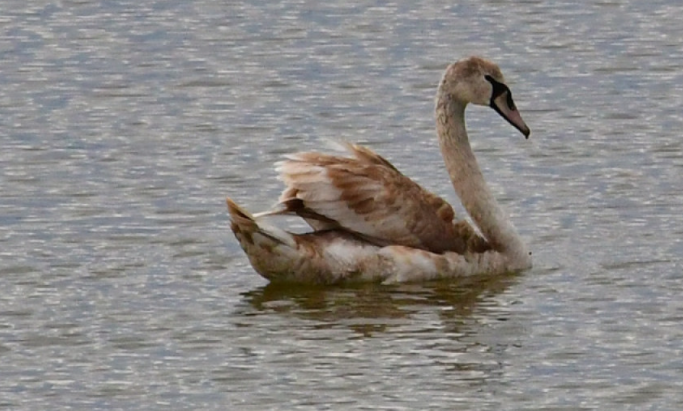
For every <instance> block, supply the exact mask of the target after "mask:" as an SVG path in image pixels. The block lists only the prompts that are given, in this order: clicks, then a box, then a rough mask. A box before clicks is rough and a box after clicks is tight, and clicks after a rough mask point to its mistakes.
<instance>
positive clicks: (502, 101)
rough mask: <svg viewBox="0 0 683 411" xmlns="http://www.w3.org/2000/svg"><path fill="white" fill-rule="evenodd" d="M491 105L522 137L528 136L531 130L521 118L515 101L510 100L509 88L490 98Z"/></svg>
mask: <svg viewBox="0 0 683 411" xmlns="http://www.w3.org/2000/svg"><path fill="white" fill-rule="evenodd" d="M491 107H492V108H493V109H494V110H496V112H498V114H500V115H501V116H502V117H503V118H504V119H505V120H507V121H508V123H510V124H512V125H513V126H514V127H515V128H516V129H517V130H519V131H521V132H522V134H524V137H526V138H529V134H531V130H529V127H528V126H527V125H526V123H525V122H524V120H522V115H521V114H519V111H518V110H517V107H516V106H515V102H514V101H513V100H512V94H511V93H510V91H509V90H506V91H505V92H504V93H501V94H500V95H498V97H496V98H494V99H492V100H491Z"/></svg>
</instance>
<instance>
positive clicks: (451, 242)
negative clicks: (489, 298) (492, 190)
mask: <svg viewBox="0 0 683 411" xmlns="http://www.w3.org/2000/svg"><path fill="white" fill-rule="evenodd" d="M348 148H349V150H350V151H351V154H352V155H353V157H342V156H333V155H327V154H321V153H314V152H308V153H298V154H294V155H291V156H289V157H288V159H287V160H285V161H283V162H281V163H279V164H278V170H279V172H280V177H281V179H282V180H283V181H284V183H285V185H286V186H287V188H286V189H285V190H284V192H283V193H282V195H281V196H280V205H281V207H282V210H283V211H285V212H291V213H296V214H298V215H300V216H302V217H303V218H305V219H306V220H307V221H308V222H309V223H310V224H311V226H313V227H314V228H315V229H318V230H322V229H333V228H343V229H346V230H349V231H352V232H354V233H358V234H360V235H362V236H365V237H366V238H367V239H368V240H369V241H372V242H374V243H376V244H381V245H388V244H396V245H404V246H408V247H416V248H421V249H425V250H429V251H433V252H443V251H449V250H450V251H457V252H464V251H465V250H466V249H467V247H468V240H467V239H466V238H465V239H463V238H462V237H461V236H458V235H457V234H458V233H456V231H459V230H456V227H457V225H454V222H453V220H454V217H455V213H454V212H453V208H452V207H451V206H450V205H449V204H448V203H446V201H444V200H443V199H442V198H440V197H438V196H436V195H435V194H432V193H430V192H429V191H427V190H425V189H423V188H422V187H420V186H419V185H418V184H417V183H415V182H414V181H412V180H411V179H409V178H408V177H406V176H404V175H403V174H401V173H400V172H399V171H398V170H397V169H396V168H395V167H394V166H393V165H392V164H391V163H389V162H388V161H387V160H385V159H384V158H382V157H381V156H379V155H377V154H375V153H374V152H373V151H372V150H370V149H368V148H365V147H361V146H356V145H348Z"/></svg>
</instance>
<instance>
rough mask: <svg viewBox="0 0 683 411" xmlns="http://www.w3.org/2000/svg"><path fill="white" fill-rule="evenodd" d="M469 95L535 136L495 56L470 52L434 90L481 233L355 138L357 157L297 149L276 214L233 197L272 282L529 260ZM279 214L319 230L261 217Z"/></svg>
mask: <svg viewBox="0 0 683 411" xmlns="http://www.w3.org/2000/svg"><path fill="white" fill-rule="evenodd" d="M468 103H473V104H478V105H488V106H491V107H493V108H494V109H496V111H497V112H498V113H499V114H500V115H501V116H503V117H504V118H505V119H506V120H507V121H508V122H510V124H512V125H513V126H514V127H516V128H517V129H518V130H519V131H520V132H522V133H523V134H524V135H525V136H527V137H528V135H529V128H528V127H527V126H526V124H525V123H524V121H523V120H522V117H521V116H520V115H519V112H518V111H517V109H516V107H515V105H514V102H513V100H512V94H511V92H510V90H509V88H508V87H507V86H506V85H505V80H504V78H503V75H502V73H501V72H500V69H499V68H498V67H497V66H496V65H495V64H493V63H491V62H489V61H486V60H484V59H481V58H478V57H471V58H469V59H466V60H461V61H459V62H456V63H453V64H451V65H449V66H448V68H447V69H446V72H445V73H444V76H443V78H442V80H441V83H440V84H439V88H438V91H437V97H436V128H437V134H438V137H439V145H440V147H441V151H442V154H443V158H444V162H445V164H446V169H447V171H448V174H449V176H450V177H451V181H452V183H453V188H454V189H455V191H456V192H457V194H458V196H459V197H460V199H461V201H462V203H463V206H464V207H465V209H466V210H467V212H468V213H469V215H470V216H471V217H472V220H473V221H474V223H475V224H476V225H477V227H478V228H479V231H480V232H481V235H479V234H478V232H477V230H476V229H474V228H473V227H471V226H470V225H469V224H468V223H467V222H466V221H465V220H459V219H456V218H455V215H454V212H453V209H452V208H451V207H450V205H448V204H447V203H446V202H445V201H444V200H442V199H441V198H439V197H438V196H436V195H434V194H432V193H430V192H428V191H426V190H424V189H423V188H421V187H420V186H419V185H417V184H416V183H415V182H413V181H412V180H410V179H409V178H407V177H405V176H404V175H403V174H401V173H400V172H399V171H398V170H397V169H396V168H395V167H394V166H393V165H391V163H389V162H388V161H386V160H385V159H384V158H382V157H381V156H379V155H377V154H376V153H374V152H372V151H371V150H369V149H368V148H365V147H361V146H356V145H352V144H347V145H346V148H347V149H348V151H349V152H350V155H349V156H336V155H327V154H322V153H298V154H294V155H292V156H289V157H288V159H287V160H285V161H283V162H281V163H279V165H278V170H279V171H280V177H281V179H282V180H283V181H284V183H285V185H286V188H285V190H284V192H283V194H282V196H281V197H280V202H279V206H278V207H277V208H276V209H274V210H272V211H270V212H266V213H261V214H260V215H257V217H254V216H252V215H251V214H249V213H248V212H247V211H246V210H243V209H242V208H240V207H239V206H238V205H237V204H235V203H234V202H233V201H232V200H230V199H228V210H229V212H230V216H231V220H232V224H231V228H232V230H233V232H234V233H235V236H236V238H237V239H238V241H239V242H240V245H241V246H242V248H243V249H244V251H245V252H246V254H247V256H248V257H249V259H250V261H251V263H252V265H253V266H254V268H255V269H256V271H257V272H259V273H260V274H261V275H262V276H264V277H265V278H267V279H269V280H271V281H295V282H308V283H337V282H342V281H383V282H406V281H424V280H429V279H436V278H452V277H461V276H470V275H476V274H499V273H504V272H509V271H519V270H524V269H527V268H530V267H531V257H530V253H529V252H528V250H527V248H526V246H525V245H524V242H523V241H522V239H521V238H520V237H519V235H518V234H517V231H516V230H515V228H514V226H513V225H512V224H511V223H510V222H509V220H508V219H507V216H506V214H505V212H504V211H503V210H502V209H501V208H500V206H499V205H498V203H497V202H496V200H495V198H494V196H493V194H492V193H491V191H490V190H489V188H488V186H487V185H486V183H485V181H484V177H483V175H482V173H481V170H480V168H479V166H478V164H477V160H476V158H475V156H474V153H473V152H472V149H471V147H470V143H469V139H468V136H467V130H466V127H465V120H464V113H465V108H466V106H467V104H468ZM277 214H296V215H299V216H300V217H302V218H304V219H305V220H306V221H307V222H308V223H309V225H311V227H312V228H313V229H314V231H313V232H311V233H307V234H291V233H289V232H286V231H284V230H281V229H278V228H275V227H270V226H268V225H266V224H265V223H264V222H263V219H262V217H263V216H265V215H277Z"/></svg>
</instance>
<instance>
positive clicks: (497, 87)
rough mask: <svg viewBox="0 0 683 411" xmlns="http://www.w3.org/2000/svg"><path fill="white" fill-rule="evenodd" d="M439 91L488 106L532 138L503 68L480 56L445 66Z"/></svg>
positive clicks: (461, 100) (456, 98) (527, 136)
mask: <svg viewBox="0 0 683 411" xmlns="http://www.w3.org/2000/svg"><path fill="white" fill-rule="evenodd" d="M440 90H441V92H442V93H446V94H448V96H449V97H450V98H453V99H455V100H458V101H460V102H462V103H463V104H465V105H466V104H468V103H472V104H477V105H480V106H489V107H491V108H493V109H494V110H496V112H497V113H498V114H500V115H501V116H502V117H503V118H504V119H505V120H507V121H508V122H509V123H510V124H512V125H513V126H514V127H515V128H516V129H517V130H519V131H520V132H522V134H524V136H525V137H526V138H529V134H530V133H531V130H529V127H527V125H526V123H524V120H522V116H521V115H520V114H519V111H518V110H517V106H515V102H514V101H513V100H512V92H511V91H510V89H509V88H508V86H507V85H506V84H505V77H503V73H502V72H501V71H500V68H499V67H498V66H497V65H496V64H494V63H492V62H490V61H488V60H485V59H483V58H481V57H469V58H467V59H464V60H459V61H457V62H455V63H453V64H451V65H450V66H448V68H446V72H445V73H444V76H443V79H442V80H441V85H440Z"/></svg>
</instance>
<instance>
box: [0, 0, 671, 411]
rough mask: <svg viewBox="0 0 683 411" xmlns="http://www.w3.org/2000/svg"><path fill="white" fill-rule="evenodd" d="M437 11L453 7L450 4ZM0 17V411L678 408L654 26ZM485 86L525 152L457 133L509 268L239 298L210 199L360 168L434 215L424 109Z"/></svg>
mask: <svg viewBox="0 0 683 411" xmlns="http://www.w3.org/2000/svg"><path fill="white" fill-rule="evenodd" d="M456 3H457V4H456ZM4 5H5V8H4V10H5V11H4V12H3V14H2V16H0V27H2V31H1V32H0V55H1V56H2V64H1V65H0V145H1V147H2V149H1V150H0V193H1V194H2V195H1V196H0V286H1V289H2V292H1V293H0V364H2V366H1V367H0V409H25V410H44V409H82V410H90V409H240V410H265V409H287V410H290V409H302V410H303V409H310V410H319V409H334V410H340V409H373V410H374V409H433V410H436V409H444V410H445V409H449V410H450V409H462V410H470V409H471V410H474V409H506V410H507V409H509V410H521V409H548V410H550V409H552V410H575V409H600V410H608V409H613V410H624V409H632V410H649V409H651V410H655V409H657V410H664V409H667V410H675V409H679V407H680V404H682V403H683V360H682V359H681V358H682V357H681V353H682V352H683V327H682V326H681V322H682V320H683V302H681V297H680V296H681V293H682V292H683V274H682V272H681V271H682V270H681V266H682V259H681V256H682V255H683V242H682V241H681V238H682V234H683V216H682V213H681V206H682V205H683V194H682V192H683V190H681V189H682V188H683V187H682V186H683V183H682V178H681V174H682V171H683V154H682V150H683V143H682V141H683V140H682V138H681V134H680V133H681V129H682V128H683V116H682V115H681V107H682V106H683V43H681V39H682V38H683V22H682V21H681V19H680V16H681V13H682V12H683V6H680V5H679V4H678V2H676V1H673V0H666V1H645V0H641V1H636V0H634V1H592V2H583V3H580V5H579V4H578V3H576V2H562V1H553V2H543V1H525V2H514V3H511V2H500V1H485V2H478V1H471V2H454V4H448V5H440V4H439V5H437V4H433V3H432V2H425V1H422V2H410V1H397V2H380V1H377V2H372V1H368V2H360V3H357V4H355V3H347V2H341V1H331V2H307V1H303V0H301V1H282V2H266V1H262V2H259V1H252V2H235V1H229V2H224V1H217V2H213V1H209V0H206V1H197V2H184V1H175V0H174V1H160V0H155V1H151V2H142V4H138V2H125V1H121V2H88V1H63V2H54V3H46V2H19V1H6V2H5V3H4ZM473 53H476V54H482V55H485V56H488V57H489V58H492V59H494V60H495V61H496V62H498V63H499V64H500V65H501V66H502V68H503V71H504V72H505V73H506V76H507V78H508V80H509V82H510V84H511V87H512V89H513V91H514V93H515V97H516V100H517V104H518V106H519V107H520V109H521V110H522V113H523V114H524V116H525V120H526V121H527V123H528V124H529V125H530V126H531V128H532V131H533V132H532V136H531V139H530V140H529V141H524V139H523V138H522V137H521V136H519V135H518V133H516V131H515V130H513V129H512V128H511V127H509V125H507V124H506V123H505V122H504V121H502V120H501V119H499V118H498V117H497V115H496V114H495V113H494V112H493V111H492V110H488V109H484V108H470V109H469V110H468V126H469V128H470V130H471V137H472V139H473V145H474V147H475V150H476V152H477V155H478V156H479V160H480V163H481V165H482V167H483V168H484V171H485V175H486V177H487V179H488V180H489V182H490V184H491V186H492V187H493V189H494V191H495V192H496V193H497V196H498V197H499V198H500V199H501V201H502V202H503V203H504V206H505V207H506V209H507V210H508V211H509V213H510V215H511V218H512V219H513V221H514V222H515V224H516V226H517V227H518V228H519V230H520V231H521V233H522V234H523V236H524V237H525V238H526V239H527V241H528V242H529V243H530V245H531V248H532V249H533V251H534V256H535V268H534V269H533V270H531V271H529V272H526V273H523V274H521V275H515V276H505V277H501V278H482V279H480V280H477V281H475V282H471V283H451V284H421V285H403V286H398V287H382V286H378V285H368V286H363V287H353V288H333V289H310V288H300V287H290V288H287V287H285V288H278V287H273V286H268V285H267V283H266V282H265V281H264V280H263V279H261V278H260V277H259V276H258V275H256V274H255V272H254V271H253V270H252V269H251V267H250V266H249V264H248V262H247V259H246V257H245V256H244V255H243V253H242V251H241V249H240V248H239V247H238V245H237V242H236V241H235V240H234V238H233V236H232V234H231V233H230V232H229V230H228V220H227V216H226V212H225V209H224V203H223V200H224V197H225V196H226V195H230V196H232V197H234V198H235V199H236V200H238V201H239V202H241V203H242V204H244V205H245V206H247V207H248V208H250V209H253V210H260V209H264V208H266V207H268V206H270V205H271V204H272V202H273V201H274V200H275V198H276V196H277V194H278V191H279V188H280V186H279V183H278V182H277V181H276V180H275V173H274V171H273V170H272V163H273V162H274V161H276V160H277V159H279V158H280V157H281V155H282V154H283V153H289V152H292V151H296V150H301V149H311V148H318V147H320V146H321V143H322V142H323V141H324V140H325V139H328V138H343V139H347V140H351V141H358V142H362V143H366V144H368V145H369V146H371V147H372V148H374V149H375V150H377V151H379V152H380V153H381V154H383V155H385V156H386V157H388V158H390V159H391V160H392V161H394V163H395V164H396V165H397V166H398V167H399V168H400V169H401V170H403V171H404V172H405V173H406V174H408V175H410V176H412V177H415V179H416V180H418V181H419V182H421V183H423V184H424V185H425V186H427V187H428V188H430V189H432V190H434V191H436V192H438V193H440V194H442V195H444V196H445V197H446V198H448V199H449V200H450V201H451V202H454V203H457V199H456V197H455V195H454V194H452V192H451V188H450V184H449V183H448V181H447V179H446V174H445V172H444V171H443V170H442V167H441V158H440V154H439V153H438V150H437V144H436V141H435V138H434V131H433V114H432V110H433V95H434V91H435V87H436V84H437V82H438V80H439V76H440V75H441V71H442V70H443V68H444V67H445V66H446V65H447V64H448V63H449V62H451V61H453V60H455V59H457V58H460V57H463V56H466V55H469V54H473Z"/></svg>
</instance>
